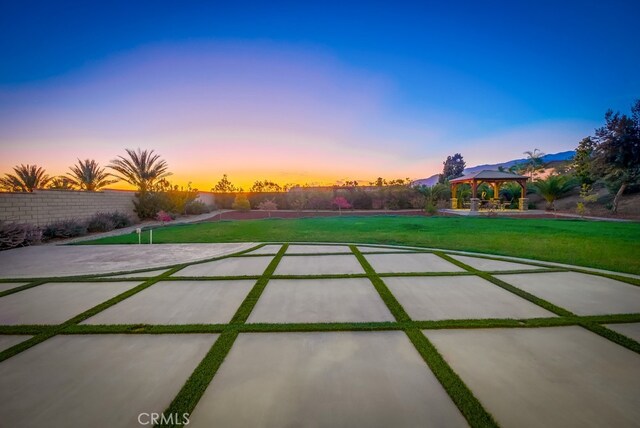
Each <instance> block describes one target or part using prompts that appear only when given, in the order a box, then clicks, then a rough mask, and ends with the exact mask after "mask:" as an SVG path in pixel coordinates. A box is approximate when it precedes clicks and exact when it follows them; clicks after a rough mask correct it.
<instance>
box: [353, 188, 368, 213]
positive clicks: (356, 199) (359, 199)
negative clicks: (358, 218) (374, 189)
mask: <svg viewBox="0 0 640 428" xmlns="http://www.w3.org/2000/svg"><path fill="white" fill-rule="evenodd" d="M347 199H349V200H350V201H351V205H352V206H353V208H354V209H356V210H370V209H371V208H372V207H373V200H372V199H371V195H369V194H368V193H367V192H365V191H364V190H354V191H353V193H352V194H351V196H350V198H347Z"/></svg>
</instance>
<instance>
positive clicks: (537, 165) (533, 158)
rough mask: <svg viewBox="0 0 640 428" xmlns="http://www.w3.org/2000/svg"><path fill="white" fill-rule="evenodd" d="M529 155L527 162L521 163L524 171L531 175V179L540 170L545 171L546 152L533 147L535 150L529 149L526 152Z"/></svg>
mask: <svg viewBox="0 0 640 428" xmlns="http://www.w3.org/2000/svg"><path fill="white" fill-rule="evenodd" d="M524 154H525V155H527V158H526V160H525V162H524V163H523V164H522V165H521V168H522V171H523V172H524V173H525V174H527V175H529V177H530V178H531V180H532V181H533V179H534V178H536V176H537V175H538V173H539V172H542V171H544V162H543V161H542V157H543V156H544V153H543V152H541V151H540V150H538V149H533V151H530V150H527V151H526V152H524Z"/></svg>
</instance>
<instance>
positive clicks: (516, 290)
mask: <svg viewBox="0 0 640 428" xmlns="http://www.w3.org/2000/svg"><path fill="white" fill-rule="evenodd" d="M287 246H288V245H287V244H282V245H280V244H277V245H276V244H270V245H268V246H264V247H261V248H258V249H257V250H256V252H255V253H253V254H256V256H247V255H245V253H236V254H230V255H229V254H225V255H221V256H216V257H212V258H211V259H210V260H206V261H204V262H199V261H198V262H194V263H187V265H186V266H184V267H181V268H173V269H171V266H170V264H167V265H166V266H157V265H154V266H149V267H148V268H149V269H152V268H153V270H154V271H153V272H149V273H147V274H146V276H144V275H142V276H139V277H138V278H139V280H138V281H127V279H126V278H127V277H128V274H126V273H125V272H121V270H119V271H118V273H119V276H117V277H115V276H112V277H104V276H103V277H97V276H95V277H93V278H89V277H83V278H73V277H72V278H67V279H65V278H55V279H54V278H50V279H47V278H45V279H41V280H34V281H33V282H23V283H16V282H1V279H0V286H2V288H1V289H0V290H4V291H0V293H2V294H0V421H2V422H3V423H4V422H5V421H6V422H7V423H8V424H9V425H11V426H39V425H54V426H57V425H64V426H70V427H74V426H105V425H108V426H140V423H141V421H140V420H139V419H138V418H139V417H140V414H141V413H153V412H155V413H161V412H163V411H165V412H166V415H165V416H167V415H170V414H171V413H172V412H174V413H176V414H178V415H183V414H186V415H187V417H188V419H189V421H190V424H189V426H194V427H209V426H230V427H233V426H264V427H271V426H274V427H276V426H278V427H279V426H302V425H307V424H308V422H309V421H313V422H314V423H315V424H316V425H317V426H332V427H333V426H374V427H375V426H381V427H387V426H397V427H404V426H408V427H412V426H425V425H427V426H466V425H468V424H471V425H476V426H481V425H487V424H489V423H488V422H487V421H488V420H490V418H491V417H493V419H495V421H497V423H499V424H501V425H503V426H525V427H526V426H536V425H537V426H539V425H545V426H552V427H553V426H558V427H560V426H562V427H565V426H633V425H634V424H637V421H638V420H640V414H639V413H638V412H639V411H638V409H640V401H639V400H640V399H639V398H638V397H639V396H638V394H637V393H636V392H637V391H638V390H640V355H639V353H640V343H638V339H640V337H639V333H640V331H639V330H640V329H638V326H639V325H640V297H639V296H640V295H639V294H638V291H639V290H640V287H638V286H637V283H636V282H635V280H634V279H632V278H629V279H628V280H625V278H620V277H617V279H613V278H609V277H606V275H604V276H603V275H602V274H598V275H595V274H594V275H588V274H585V273H583V272H578V270H580V269H577V268H576V269H575V270H574V269H572V268H571V267H566V268H558V267H557V266H553V265H551V264H549V265H545V264H544V263H540V262H532V263H531V264H529V263H527V262H526V261H518V264H517V265H515V266H514V265H513V264H511V263H510V262H504V261H503V260H497V259H496V260H494V259H492V258H491V257H490V256H487V257H488V258H486V257H477V258H475V257H472V256H464V258H463V257H458V256H455V257H453V258H451V259H450V258H448V257H447V256H446V255H443V254H442V253H440V252H430V251H426V250H421V251H412V250H408V249H406V248H401V249H396V248H394V247H384V246H381V247H377V248H376V251H367V250H366V247H365V246H359V247H355V246H347V245H342V246H333V245H325V244H323V245H318V246H314V245H309V246H302V245H299V246H298V247H293V246H292V247H289V248H287ZM267 247H268V248H267ZM312 247H313V248H312ZM292 248H293V249H292ZM301 248H302V249H304V250H301ZM243 249H244V248H243ZM290 249H292V250H291V251H289V250H290ZM83 251H85V252H87V256H89V255H90V253H91V247H86V248H84V249H83ZM303 251H310V253H305V252H303ZM326 252H330V253H339V254H333V255H327V253H326ZM385 253H388V254H385ZM249 254H252V253H249ZM505 263H507V264H505ZM540 265H542V266H540ZM469 266H470V268H469ZM514 267H517V269H514ZM545 267H546V268H548V269H549V270H550V272H544V273H541V272H540V269H544V268H545ZM142 268H144V266H143V267H142ZM135 269H140V264H137V265H136V266H135ZM528 270H531V271H530V272H527V271H528ZM509 271H512V272H511V273H509ZM523 272H525V273H523ZM134 274H135V272H134ZM247 276H249V278H247ZM22 285H26V286H27V288H26V289H24V290H21V291H20V290H16V289H15V287H17V286H22ZM587 315H589V316H587ZM593 315H598V316H593ZM448 370H450V371H452V372H454V373H456V374H457V376H458V377H451V376H450V373H451V372H450V371H448ZM456 379H457V380H456ZM465 385H466V387H465ZM467 388H468V389H467ZM465 391H466V392H465ZM172 403H173V404H172ZM465 403H467V404H465ZM468 403H475V404H472V405H468ZM487 418H489V419H487ZM144 421H145V420H144V417H143V422H144Z"/></svg>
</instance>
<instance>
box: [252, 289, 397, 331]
mask: <svg viewBox="0 0 640 428" xmlns="http://www.w3.org/2000/svg"><path fill="white" fill-rule="evenodd" d="M366 321H394V318H393V315H391V312H389V310H388V309H387V307H386V305H385V304H384V302H383V301H382V299H381V298H380V295H379V294H378V292H377V291H376V289H375V288H374V287H373V284H371V282H370V281H369V280H368V279H367V278H351V279H303V280H291V279H283V280H277V279H276V280H271V281H269V283H268V284H267V287H266V288H265V290H264V292H263V293H262V296H260V300H258V303H257V305H256V307H255V308H254V309H253V312H251V315H250V316H249V319H248V322H250V323H260V322H269V323H298V322H304V323H310V322H366Z"/></svg>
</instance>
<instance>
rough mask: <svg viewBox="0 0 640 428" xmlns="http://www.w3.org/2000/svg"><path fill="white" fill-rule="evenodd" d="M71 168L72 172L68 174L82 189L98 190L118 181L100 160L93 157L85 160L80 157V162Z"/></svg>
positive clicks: (75, 184)
mask: <svg viewBox="0 0 640 428" xmlns="http://www.w3.org/2000/svg"><path fill="white" fill-rule="evenodd" d="M69 169H70V170H71V173H67V175H68V176H69V179H70V180H71V183H73V185H74V186H77V187H79V188H80V189H82V190H88V191H96V190H100V189H101V188H103V187H105V186H108V185H109V184H112V183H115V182H116V181H118V180H112V179H111V178H110V177H113V175H112V174H109V173H107V172H105V171H104V168H100V165H99V164H98V162H96V161H95V160H93V159H91V160H89V159H85V160H84V161H81V160H80V159H78V163H77V164H75V165H73V166H72V167H69Z"/></svg>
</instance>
